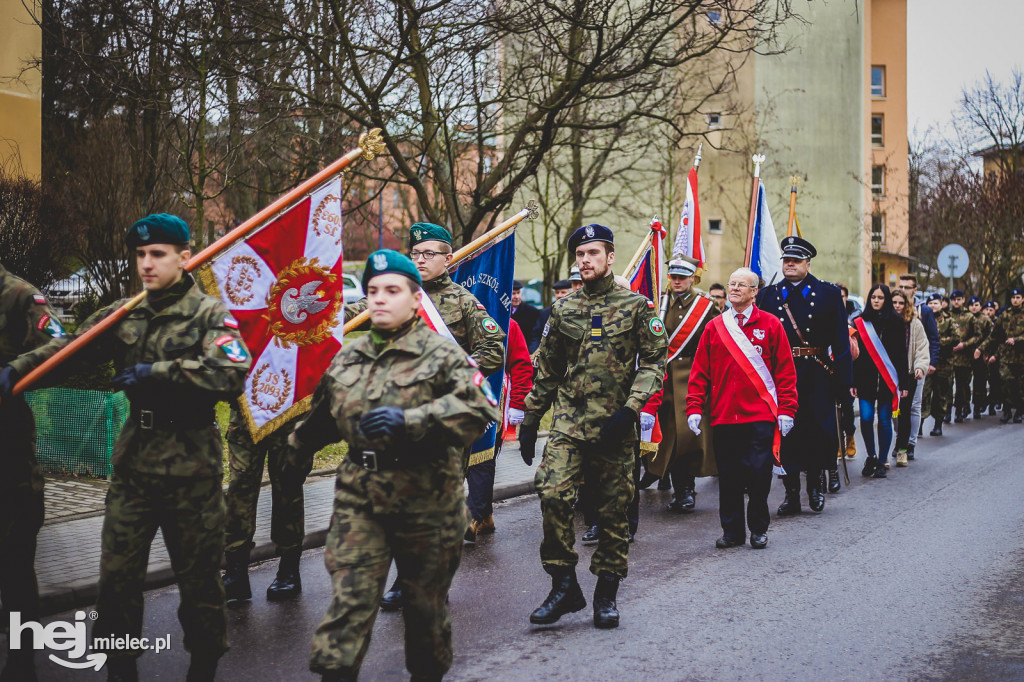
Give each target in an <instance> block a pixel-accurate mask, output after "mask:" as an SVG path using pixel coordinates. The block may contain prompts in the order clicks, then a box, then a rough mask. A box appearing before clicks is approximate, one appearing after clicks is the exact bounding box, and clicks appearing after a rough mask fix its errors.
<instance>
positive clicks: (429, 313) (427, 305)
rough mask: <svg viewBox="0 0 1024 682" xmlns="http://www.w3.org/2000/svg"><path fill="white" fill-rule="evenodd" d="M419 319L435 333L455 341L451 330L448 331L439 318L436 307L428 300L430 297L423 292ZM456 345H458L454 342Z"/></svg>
mask: <svg viewBox="0 0 1024 682" xmlns="http://www.w3.org/2000/svg"><path fill="white" fill-rule="evenodd" d="M419 315H420V317H422V318H423V321H424V322H426V323H427V326H428V327H430V328H431V329H433V330H434V331H435V332H437V333H438V334H440V335H441V336H443V337H444V338H446V339H451V340H452V341H455V336H454V335H453V334H452V330H451V329H448V325H446V324H445V323H444V320H443V319H442V318H441V313H439V312H437V306H435V305H434V302H433V301H431V300H430V296H427V292H425V291H424V292H423V297H422V299H421V300H420V312H419ZM456 343H458V342H457V341H456Z"/></svg>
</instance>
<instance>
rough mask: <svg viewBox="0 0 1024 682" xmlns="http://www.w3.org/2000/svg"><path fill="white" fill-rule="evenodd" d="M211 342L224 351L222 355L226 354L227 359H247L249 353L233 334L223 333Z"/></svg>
mask: <svg viewBox="0 0 1024 682" xmlns="http://www.w3.org/2000/svg"><path fill="white" fill-rule="evenodd" d="M213 343H214V344H215V345H216V346H217V347H218V348H220V349H221V350H222V351H224V355H226V356H228V360H230V361H231V362H245V361H246V360H248V359H249V353H248V352H247V351H246V350H245V346H244V345H243V344H242V342H241V341H240V340H239V339H236V338H235V337H233V336H229V335H228V334H225V335H224V336H220V337H218V338H217V340H216V341H214V342H213Z"/></svg>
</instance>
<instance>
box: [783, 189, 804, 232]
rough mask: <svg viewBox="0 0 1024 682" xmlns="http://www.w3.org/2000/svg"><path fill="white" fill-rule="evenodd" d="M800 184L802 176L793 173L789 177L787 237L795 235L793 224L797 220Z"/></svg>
mask: <svg viewBox="0 0 1024 682" xmlns="http://www.w3.org/2000/svg"><path fill="white" fill-rule="evenodd" d="M799 184H800V178H798V177H797V176H795V175H791V176H790V177H789V220H788V221H787V222H786V236H787V237H792V236H793V224H794V223H795V222H796V186H797V185H799ZM800 236H803V235H800Z"/></svg>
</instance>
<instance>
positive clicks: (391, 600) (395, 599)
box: [380, 578, 405, 611]
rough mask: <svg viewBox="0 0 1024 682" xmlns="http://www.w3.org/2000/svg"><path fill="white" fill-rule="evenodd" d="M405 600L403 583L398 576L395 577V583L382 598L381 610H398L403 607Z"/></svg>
mask: <svg viewBox="0 0 1024 682" xmlns="http://www.w3.org/2000/svg"><path fill="white" fill-rule="evenodd" d="M404 602H405V595H403V594H402V583H401V581H400V580H399V579H398V578H395V584H394V585H392V586H391V589H390V590H388V591H387V592H386V593H385V594H384V598H383V599H381V600H380V610H381V611H397V610H399V609H400V608H402V604H403V603H404Z"/></svg>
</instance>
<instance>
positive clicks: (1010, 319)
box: [982, 306, 1024, 365]
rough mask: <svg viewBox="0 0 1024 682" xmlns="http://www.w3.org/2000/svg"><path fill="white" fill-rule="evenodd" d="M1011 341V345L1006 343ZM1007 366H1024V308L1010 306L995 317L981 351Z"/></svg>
mask: <svg viewBox="0 0 1024 682" xmlns="http://www.w3.org/2000/svg"><path fill="white" fill-rule="evenodd" d="M1007 339H1013V345H1010V344H1008V343H1006V341H1007ZM982 352H983V353H984V354H985V355H995V356H996V357H997V358H999V361H1000V362H1003V363H1006V364H1008V365H1024V306H1021V307H1020V308H1014V307H1013V306H1010V307H1009V308H1007V309H1006V310H1004V311H1003V312H1002V313H1000V314H999V315H997V316H996V319H995V324H994V325H993V327H992V334H990V335H989V338H988V344H987V345H986V347H985V349H984V350H983V351H982Z"/></svg>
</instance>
